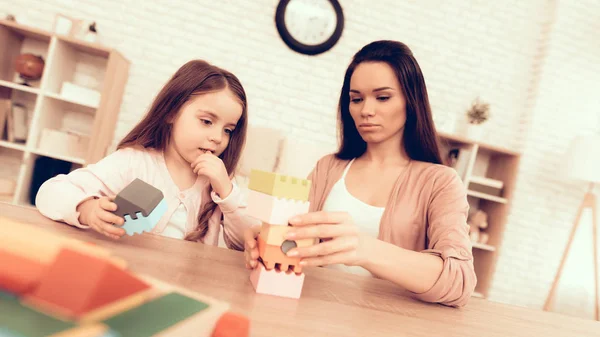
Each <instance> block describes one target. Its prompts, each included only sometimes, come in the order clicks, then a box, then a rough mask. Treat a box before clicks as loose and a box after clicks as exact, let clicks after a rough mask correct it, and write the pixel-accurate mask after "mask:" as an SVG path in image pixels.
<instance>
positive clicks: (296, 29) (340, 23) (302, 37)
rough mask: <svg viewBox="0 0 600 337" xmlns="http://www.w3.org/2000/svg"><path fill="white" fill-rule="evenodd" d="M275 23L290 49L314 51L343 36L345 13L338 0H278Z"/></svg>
mask: <svg viewBox="0 0 600 337" xmlns="http://www.w3.org/2000/svg"><path fill="white" fill-rule="evenodd" d="M275 25H276V26H277V31H278V32H279V35H280V36H281V39H282V40H283V42H285V44H286V45H287V46H288V47H290V48H291V49H292V50H294V51H296V52H298V53H301V54H305V55H317V54H321V53H323V52H326V51H327V50H329V49H331V48H332V47H333V46H334V45H335V44H336V43H337V42H338V40H339V39H340V37H341V36H342V31H343V30H344V13H343V11H342V6H340V3H339V2H338V0H280V1H279V5H277V9H276V11H275Z"/></svg>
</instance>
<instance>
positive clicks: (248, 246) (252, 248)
mask: <svg viewBox="0 0 600 337" xmlns="http://www.w3.org/2000/svg"><path fill="white" fill-rule="evenodd" d="M259 233H260V225H259V226H253V227H250V228H248V229H246V231H245V232H244V257H245V258H246V268H248V269H254V268H256V266H258V255H259V254H258V242H257V240H256V238H257V237H258V234H259Z"/></svg>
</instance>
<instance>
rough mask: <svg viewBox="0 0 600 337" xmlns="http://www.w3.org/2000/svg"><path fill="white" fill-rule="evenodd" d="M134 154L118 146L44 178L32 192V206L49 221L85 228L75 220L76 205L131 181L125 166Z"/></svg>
mask: <svg viewBox="0 0 600 337" xmlns="http://www.w3.org/2000/svg"><path fill="white" fill-rule="evenodd" d="M135 155H136V151H135V150H133V149H121V150H118V151H116V152H113V153H112V154H110V155H108V156H106V157H105V158H103V159H102V160H100V161H99V162H97V163H96V164H91V165H88V166H87V167H84V168H80V169H77V170H75V171H73V172H71V173H69V174H66V175H65V174H60V175H57V176H56V177H54V178H51V179H49V180H47V181H46V182H44V183H43V184H42V186H41V187H40V189H39V191H38V193H37V195H36V198H35V205H36V207H37V208H38V210H39V211H40V213H42V214H43V215H44V216H46V217H48V218H50V219H52V220H56V221H64V222H66V223H68V224H70V225H73V226H76V227H79V228H88V226H86V225H83V224H81V223H80V222H79V212H77V210H76V209H77V206H78V205H79V204H80V203H81V202H82V201H84V200H87V199H90V198H93V197H101V196H114V195H116V194H117V193H118V192H119V191H120V190H121V189H122V188H124V187H125V186H126V184H127V183H129V182H130V180H131V179H129V175H130V174H129V167H130V163H131V162H132V160H134V159H133V158H135Z"/></svg>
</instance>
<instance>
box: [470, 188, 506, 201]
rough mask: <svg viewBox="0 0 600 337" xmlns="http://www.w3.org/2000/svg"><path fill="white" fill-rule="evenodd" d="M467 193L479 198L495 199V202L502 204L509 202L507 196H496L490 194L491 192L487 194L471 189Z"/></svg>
mask: <svg viewBox="0 0 600 337" xmlns="http://www.w3.org/2000/svg"><path fill="white" fill-rule="evenodd" d="M467 195H469V196H472V197H475V198H479V199H485V200H489V201H494V202H497V203H500V204H506V203H507V202H508V200H506V199H505V198H500V197H496V196H493V195H489V194H485V193H481V192H475V191H471V190H468V191H467Z"/></svg>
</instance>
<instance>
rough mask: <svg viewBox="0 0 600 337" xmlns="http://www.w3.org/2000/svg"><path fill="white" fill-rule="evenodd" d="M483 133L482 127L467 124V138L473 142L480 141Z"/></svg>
mask: <svg viewBox="0 0 600 337" xmlns="http://www.w3.org/2000/svg"><path fill="white" fill-rule="evenodd" d="M483 131H484V128H483V126H481V125H479V124H471V123H469V124H467V134H466V136H467V138H468V139H471V140H474V141H480V140H481V139H482V138H483Z"/></svg>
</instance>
